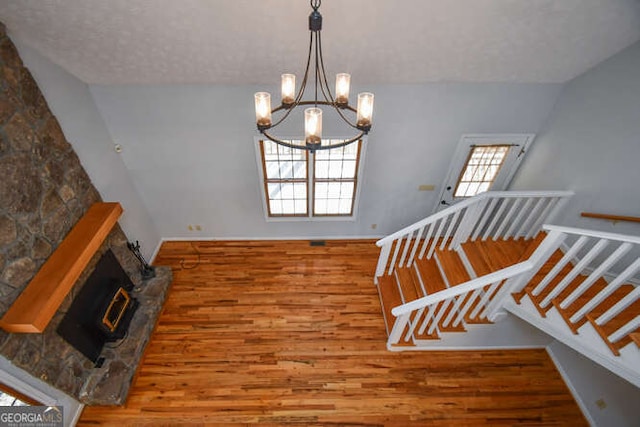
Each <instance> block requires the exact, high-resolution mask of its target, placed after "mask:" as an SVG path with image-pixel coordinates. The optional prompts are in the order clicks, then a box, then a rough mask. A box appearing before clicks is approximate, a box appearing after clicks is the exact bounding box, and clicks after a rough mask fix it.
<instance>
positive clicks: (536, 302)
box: [376, 192, 640, 387]
mask: <svg viewBox="0 0 640 427" xmlns="http://www.w3.org/2000/svg"><path fill="white" fill-rule="evenodd" d="M571 196H572V193H571V192H488V193H483V194H481V195H479V196H476V197H473V198H470V199H467V200H465V201H463V202H461V203H459V204H456V205H454V206H451V207H449V208H447V209H445V210H443V211H441V212H438V213H437V214H434V215H432V216H430V217H428V218H426V219H424V220H422V221H419V222H418V223H416V224H414V225H411V226H409V227H406V228H404V229H402V230H400V231H398V232H396V233H394V234H392V235H390V236H387V237H385V238H383V239H381V240H380V241H378V242H377V245H378V246H379V247H380V248H381V253H380V258H379V260H378V266H377V269H376V284H377V287H378V292H379V295H380V301H381V304H382V310H383V315H384V319H385V324H386V327H387V334H388V340H387V347H388V348H389V349H390V350H393V351H403V350H419V349H430V348H433V344H434V342H444V341H446V339H447V337H450V336H451V334H452V333H453V334H460V333H465V332H467V331H468V329H470V325H486V327H491V326H490V325H491V324H492V323H493V322H495V321H497V320H498V319H499V318H500V316H501V315H506V314H507V313H511V314H513V315H515V316H517V317H519V318H521V319H523V320H525V321H526V322H528V323H530V324H531V325H533V326H535V327H536V328H538V329H540V330H542V331H544V332H545V333H547V334H548V335H551V336H552V337H554V338H555V339H557V340H559V341H561V342H563V343H565V344H566V345H568V346H570V347H572V348H573V349H574V350H576V351H578V352H580V353H582V354H583V355H585V356H587V357H589V358H590V359H592V360H594V361H595V362H597V363H599V364H601V365H602V366H604V367H606V368H607V369H609V370H611V371H613V372H615V373H616V374H618V375H620V376H622V377H623V378H625V379H627V380H628V381H630V382H631V383H633V384H634V385H636V386H637V387H640V348H639V346H640V287H639V286H638V273H639V272H640V238H638V237H634V236H624V235H620V234H613V233H603V232H596V231H590V230H581V229H575V228H568V227H558V226H553V225H542V224H543V223H546V222H548V221H549V220H550V219H551V218H552V217H553V215H554V213H555V212H557V211H558V210H559V209H561V208H562V206H563V204H564V203H565V202H566V200H567V199H568V198H569V197H571ZM612 272H616V273H612ZM467 333H472V332H471V331H469V332H467Z"/></svg>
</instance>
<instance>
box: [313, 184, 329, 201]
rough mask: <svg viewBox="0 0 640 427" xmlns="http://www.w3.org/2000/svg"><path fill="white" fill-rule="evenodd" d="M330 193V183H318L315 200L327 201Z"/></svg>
mask: <svg viewBox="0 0 640 427" xmlns="http://www.w3.org/2000/svg"><path fill="white" fill-rule="evenodd" d="M328 191H329V183H327V182H317V183H316V191H315V198H316V199H326V198H327V195H328Z"/></svg>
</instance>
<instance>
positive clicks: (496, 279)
mask: <svg viewBox="0 0 640 427" xmlns="http://www.w3.org/2000/svg"><path fill="white" fill-rule="evenodd" d="M532 268H533V264H532V263H531V262H530V261H524V262H521V263H518V264H515V265H512V266H510V267H507V268H503V269H502V270H498V271H496V272H493V273H490V274H487V275H484V276H481V277H478V278H476V279H473V280H470V281H468V282H466V283H463V284H460V285H457V286H454V287H452V288H448V289H445V290H442V291H440V292H436V293H435V294H433V295H427V296H425V297H422V298H420V299H417V300H415V301H411V302H408V303H406V304H403V305H400V306H398V307H394V308H393V309H392V310H391V313H392V314H393V315H394V316H396V320H395V323H394V326H393V328H392V331H391V333H390V334H389V339H388V344H391V345H393V344H396V343H398V342H399V341H400V340H401V339H402V338H404V341H409V339H410V338H411V337H412V335H413V333H414V331H417V332H418V334H422V333H424V332H425V331H426V332H427V333H428V334H429V335H431V334H433V333H434V332H437V331H438V329H439V327H447V326H453V327H456V326H458V325H459V324H460V323H462V322H463V320H464V319H465V318H466V317H467V316H469V317H470V318H473V319H478V320H485V319H491V318H492V316H493V315H495V312H496V311H497V310H498V309H499V308H500V307H501V304H496V301H497V300H498V299H499V298H503V297H504V293H503V292H501V291H502V290H503V289H510V288H512V283H511V282H510V281H511V280H513V279H514V278H516V277H518V276H519V275H521V274H523V273H525V272H527V271H529V270H531V269H532ZM413 313H416V315H415V316H413ZM423 313H426V315H425V314H423ZM412 319H413V320H412ZM407 326H408V327H409V329H408V332H407V333H406V334H405V335H404V337H403V332H404V331H405V329H406V327H407Z"/></svg>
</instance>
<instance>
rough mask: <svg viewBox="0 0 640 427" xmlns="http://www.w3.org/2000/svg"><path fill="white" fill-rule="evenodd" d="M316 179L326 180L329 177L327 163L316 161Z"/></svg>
mask: <svg viewBox="0 0 640 427" xmlns="http://www.w3.org/2000/svg"><path fill="white" fill-rule="evenodd" d="M316 177H317V178H328V177H329V162H328V161H324V160H323V161H319V160H316Z"/></svg>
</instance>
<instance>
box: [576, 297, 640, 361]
mask: <svg viewBox="0 0 640 427" xmlns="http://www.w3.org/2000/svg"><path fill="white" fill-rule="evenodd" d="M622 288H625V290H621V289H622ZM634 289H635V286H633V285H623V286H621V287H620V288H618V289H616V290H615V291H614V292H613V293H612V294H611V295H610V296H609V297H608V298H606V299H605V300H604V301H603V302H602V303H600V304H599V305H598V306H596V308H594V310H592V311H591V312H590V313H589V314H587V316H586V317H587V320H589V322H591V325H592V326H593V327H594V328H595V329H596V331H598V333H599V334H600V336H601V337H602V339H603V340H604V341H605V342H606V343H607V344H608V345H609V347H613V348H615V349H616V350H619V349H621V348H622V347H624V346H626V345H627V344H629V343H630V342H631V341H632V339H631V336H630V335H631V334H633V333H636V332H640V328H637V329H636V330H635V331H632V332H631V334H629V335H627V336H625V337H623V338H621V339H620V340H619V341H617V342H615V343H610V342H609V340H608V337H609V335H611V334H612V333H614V332H615V331H617V330H618V329H620V328H621V327H623V326H624V325H626V324H627V323H628V322H630V321H631V320H633V319H634V318H635V317H636V316H637V315H638V313H640V300H636V301H635V302H633V303H632V304H631V305H630V306H629V307H627V308H625V309H624V310H622V311H621V312H620V313H618V314H617V315H616V316H614V317H613V318H612V319H611V320H609V321H608V322H607V323H605V324H603V325H598V324H596V319H597V318H598V317H600V316H601V315H602V314H604V313H605V312H606V311H607V310H608V309H610V308H611V307H613V306H614V305H615V304H617V303H618V302H619V301H620V300H621V299H622V298H624V297H625V296H626V295H627V294H629V293H630V292H632V291H633V290H634ZM618 291H620V292H618ZM612 351H613V350H612ZM614 353H615V351H614Z"/></svg>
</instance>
